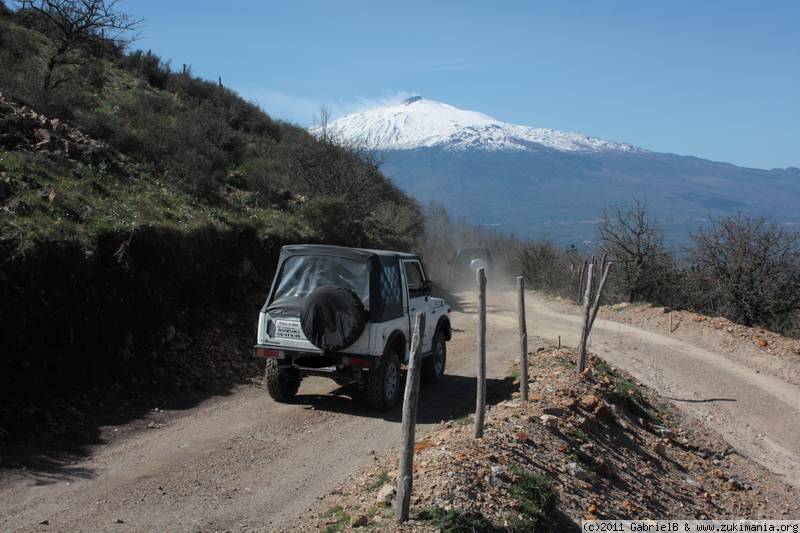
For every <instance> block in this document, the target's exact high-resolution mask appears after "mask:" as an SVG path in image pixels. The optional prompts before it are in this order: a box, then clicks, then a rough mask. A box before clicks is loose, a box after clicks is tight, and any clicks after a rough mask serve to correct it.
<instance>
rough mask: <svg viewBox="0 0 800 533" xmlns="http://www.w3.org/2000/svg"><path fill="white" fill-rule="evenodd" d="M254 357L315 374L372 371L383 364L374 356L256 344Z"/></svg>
mask: <svg viewBox="0 0 800 533" xmlns="http://www.w3.org/2000/svg"><path fill="white" fill-rule="evenodd" d="M253 355H254V356H255V357H258V358H261V359H277V360H278V361H279V363H278V364H279V366H287V367H295V368H299V369H302V370H308V371H313V372H314V373H320V372H321V373H328V374H333V373H336V372H338V371H341V370H345V369H357V368H362V369H371V368H376V367H377V366H379V365H380V363H381V358H380V357H376V356H374V355H360V354H347V353H338V352H337V353H324V352H306V351H299V350H287V349H286V348H279V347H277V346H270V345H267V344H256V345H255V346H254V347H253Z"/></svg>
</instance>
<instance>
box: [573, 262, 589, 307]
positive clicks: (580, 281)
mask: <svg viewBox="0 0 800 533" xmlns="http://www.w3.org/2000/svg"><path fill="white" fill-rule="evenodd" d="M588 263H589V262H588V261H584V262H583V264H582V265H581V266H580V268H579V269H578V296H577V297H576V298H575V303H580V301H581V298H582V297H583V280H584V278H585V277H586V265H587V264H588Z"/></svg>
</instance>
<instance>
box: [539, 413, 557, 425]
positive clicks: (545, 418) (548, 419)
mask: <svg viewBox="0 0 800 533" xmlns="http://www.w3.org/2000/svg"><path fill="white" fill-rule="evenodd" d="M539 421H540V422H541V423H542V425H543V426H544V427H546V428H556V427H558V418H557V417H555V416H553V415H542V416H540V417H539Z"/></svg>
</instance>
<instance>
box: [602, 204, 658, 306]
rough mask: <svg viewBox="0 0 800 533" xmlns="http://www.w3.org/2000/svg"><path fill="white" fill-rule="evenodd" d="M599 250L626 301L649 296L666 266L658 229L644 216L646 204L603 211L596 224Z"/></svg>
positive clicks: (626, 205)
mask: <svg viewBox="0 0 800 533" xmlns="http://www.w3.org/2000/svg"><path fill="white" fill-rule="evenodd" d="M599 229H600V238H601V239H602V241H603V244H602V250H603V252H605V253H607V254H608V255H609V256H611V258H612V259H613V260H614V262H615V263H616V267H615V268H616V271H617V276H616V277H617V281H618V282H619V283H621V285H622V287H621V289H622V290H623V292H624V297H625V298H626V299H627V300H628V301H629V302H632V301H635V300H637V299H640V298H643V297H647V296H649V294H648V293H649V292H650V291H651V290H652V289H653V288H654V287H655V285H656V284H657V283H658V280H659V276H660V275H661V274H662V273H663V272H664V268H665V266H666V265H667V264H668V263H669V254H668V253H667V251H666V250H665V248H664V238H663V235H662V232H661V228H660V227H659V226H658V224H657V223H656V222H655V220H653V219H652V218H650V216H649V215H648V214H647V203H646V202H645V201H644V200H642V199H640V198H634V199H633V201H632V202H631V203H628V204H623V205H618V206H613V207H611V208H609V209H606V210H604V211H603V218H602V219H601V220H600V225H599Z"/></svg>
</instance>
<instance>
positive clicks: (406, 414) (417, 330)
mask: <svg viewBox="0 0 800 533" xmlns="http://www.w3.org/2000/svg"><path fill="white" fill-rule="evenodd" d="M424 333H425V313H417V316H416V318H415V319H414V332H413V333H412V335H411V353H410V354H409V357H408V372H407V373H406V388H405V392H404V394H403V425H402V429H401V441H400V469H399V472H398V474H397V499H396V501H395V514H396V516H397V520H398V521H400V522H405V521H406V520H408V511H409V508H410V507H411V489H412V487H413V485H414V435H415V433H416V428H417V402H418V400H419V374H420V361H419V358H420V349H419V347H420V346H422V337H423V335H424ZM431 357H432V356H431Z"/></svg>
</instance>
